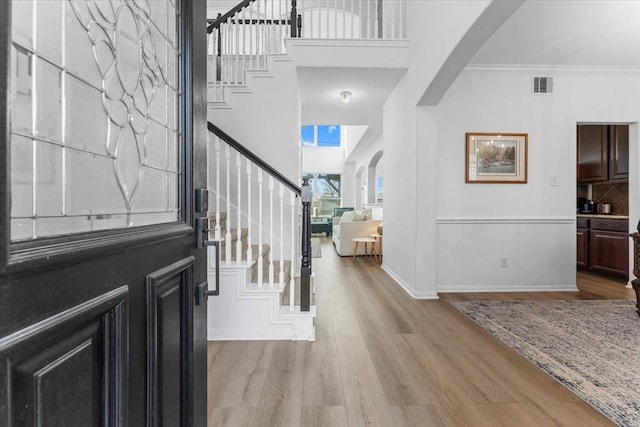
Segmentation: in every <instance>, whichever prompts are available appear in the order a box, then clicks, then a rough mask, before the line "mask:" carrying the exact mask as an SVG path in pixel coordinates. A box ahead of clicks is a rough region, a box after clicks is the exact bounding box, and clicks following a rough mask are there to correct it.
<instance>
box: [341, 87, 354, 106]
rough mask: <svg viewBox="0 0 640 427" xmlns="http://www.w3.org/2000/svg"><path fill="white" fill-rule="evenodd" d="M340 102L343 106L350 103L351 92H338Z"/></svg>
mask: <svg viewBox="0 0 640 427" xmlns="http://www.w3.org/2000/svg"><path fill="white" fill-rule="evenodd" d="M340 100H341V101H342V103H343V104H348V103H350V102H351V92H349V91H348V90H343V91H342V92H340Z"/></svg>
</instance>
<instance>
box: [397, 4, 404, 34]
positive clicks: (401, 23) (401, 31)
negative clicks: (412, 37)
mask: <svg viewBox="0 0 640 427" xmlns="http://www.w3.org/2000/svg"><path fill="white" fill-rule="evenodd" d="M399 7H400V10H399V11H398V14H399V15H400V18H399V22H398V38H399V39H403V38H404V10H403V8H402V5H399Z"/></svg>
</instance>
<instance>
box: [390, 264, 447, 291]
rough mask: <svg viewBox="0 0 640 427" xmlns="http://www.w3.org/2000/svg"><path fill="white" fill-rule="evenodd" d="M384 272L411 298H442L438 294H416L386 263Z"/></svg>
mask: <svg viewBox="0 0 640 427" xmlns="http://www.w3.org/2000/svg"><path fill="white" fill-rule="evenodd" d="M381 267H382V270H383V271H384V272H385V273H387V275H388V276H389V277H391V278H392V279H393V280H394V281H395V282H396V283H397V284H398V285H399V286H400V287H401V288H402V289H403V290H404V291H405V292H406V293H407V294H408V295H409V296H410V297H411V298H413V299H439V298H440V297H439V296H438V294H437V293H436V292H416V291H415V290H414V289H413V288H411V286H409V285H408V284H407V283H406V282H405V281H404V280H402V279H401V278H400V277H399V276H398V275H397V274H395V273H394V272H393V271H392V270H391V269H390V268H389V267H387V266H386V265H385V264H384V263H383V264H382V266H381Z"/></svg>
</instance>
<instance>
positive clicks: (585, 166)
mask: <svg viewBox="0 0 640 427" xmlns="http://www.w3.org/2000/svg"><path fill="white" fill-rule="evenodd" d="M577 171H578V172H577V175H578V183H585V184H586V183H594V182H602V181H625V180H627V179H628V177H629V126H628V125H579V126H578V150H577Z"/></svg>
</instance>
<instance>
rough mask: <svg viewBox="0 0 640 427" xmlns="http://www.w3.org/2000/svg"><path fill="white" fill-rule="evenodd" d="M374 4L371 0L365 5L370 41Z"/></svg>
mask: <svg viewBox="0 0 640 427" xmlns="http://www.w3.org/2000/svg"><path fill="white" fill-rule="evenodd" d="M372 3H373V2H372V1H371V0H369V1H366V2H365V4H366V5H367V38H368V39H370V38H371V4H372Z"/></svg>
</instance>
